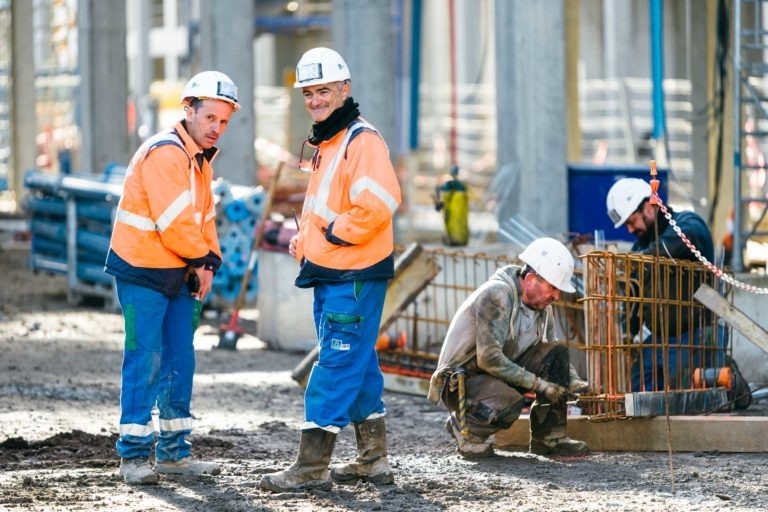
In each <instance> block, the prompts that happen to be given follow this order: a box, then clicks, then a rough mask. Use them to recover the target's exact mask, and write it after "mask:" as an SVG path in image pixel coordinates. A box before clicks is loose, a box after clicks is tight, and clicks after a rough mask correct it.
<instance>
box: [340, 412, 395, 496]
mask: <svg viewBox="0 0 768 512" xmlns="http://www.w3.org/2000/svg"><path fill="white" fill-rule="evenodd" d="M355 439H356V440H357V458H356V459H355V461H354V462H350V463H349V464H344V465H342V466H337V467H335V468H333V469H331V478H332V479H333V481H334V482H336V483H337V484H345V483H353V482H357V481H363V482H370V483H372V484H376V485H389V484H393V483H395V476H394V475H393V474H392V469H390V467H389V460H388V459H387V430H386V428H385V425H384V418H376V419H373V420H366V421H364V422H362V423H355Z"/></svg>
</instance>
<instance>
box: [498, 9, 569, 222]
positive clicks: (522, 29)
mask: <svg viewBox="0 0 768 512" xmlns="http://www.w3.org/2000/svg"><path fill="white" fill-rule="evenodd" d="M495 5H496V17H495V23H496V94H497V109H498V110H497V123H498V170H497V174H498V175H497V179H496V189H497V190H498V192H499V194H498V197H499V199H500V203H499V204H498V206H497V215H498V218H499V221H500V222H501V221H502V220H504V219H507V218H508V217H509V216H510V215H512V214H513V213H521V214H522V215H523V216H525V217H526V218H527V219H528V220H529V221H531V222H532V223H533V224H534V225H536V226H537V227H538V228H539V229H541V230H542V231H544V232H545V233H549V234H556V233H560V232H563V231H565V230H566V228H567V224H568V223H567V220H568V219H567V215H568V179H567V169H566V161H565V156H566V134H565V122H564V121H565V118H566V116H565V99H564V96H565V49H564V46H565V30H564V14H563V9H564V8H563V0H540V1H538V2H530V1H528V0H512V1H508V0H497V1H496V4H495ZM513 28H514V29H513Z"/></svg>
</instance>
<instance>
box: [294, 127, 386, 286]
mask: <svg viewBox="0 0 768 512" xmlns="http://www.w3.org/2000/svg"><path fill="white" fill-rule="evenodd" d="M314 162H315V169H314V172H313V174H312V177H311V178H310V181H309V185H308V187H307V195H306V198H305V200H304V208H303V210H302V214H301V222H300V225H301V230H300V236H299V240H298V245H297V250H296V257H297V259H299V260H300V261H301V259H302V258H306V260H308V261H309V262H311V263H312V264H315V265H319V266H321V267H324V268H327V269H338V270H359V269H365V268H368V267H371V266H373V265H375V264H376V263H379V262H381V261H383V260H385V259H386V258H389V257H391V255H392V251H393V250H394V240H393V238H394V234H393V229H392V216H393V214H394V213H395V211H396V210H397V208H398V206H399V205H400V201H401V198H400V185H399V184H398V182H397V177H396V175H395V171H394V169H393V167H392V163H391V162H390V160H389V151H388V149H387V145H386V143H385V142H384V139H383V138H382V137H381V135H379V133H378V132H377V131H376V129H375V128H374V127H373V126H371V125H370V124H368V123H367V122H365V121H364V120H363V119H362V118H358V119H356V120H355V121H354V122H353V123H352V124H351V125H350V126H349V127H348V128H347V129H346V130H343V131H341V132H339V133H338V134H336V136H334V137H333V138H331V139H330V140H327V141H323V142H321V143H320V145H319V146H318V147H317V149H316V154H315V157H314ZM331 223H333V228H332V234H333V236H334V237H335V238H337V239H340V240H341V241H343V242H345V243H346V244H344V245H338V244H335V243H332V242H330V241H328V240H326V232H327V230H328V228H329V226H330V224H331ZM389 277H391V276H389Z"/></svg>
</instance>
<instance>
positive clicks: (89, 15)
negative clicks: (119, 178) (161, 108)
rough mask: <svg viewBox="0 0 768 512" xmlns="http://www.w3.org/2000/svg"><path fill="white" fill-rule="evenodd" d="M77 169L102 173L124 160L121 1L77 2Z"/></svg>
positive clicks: (124, 63)
mask: <svg viewBox="0 0 768 512" xmlns="http://www.w3.org/2000/svg"><path fill="white" fill-rule="evenodd" d="M78 7H79V12H78V20H79V21H78V36H79V44H78V55H79V59H80V80H81V82H80V103H81V117H82V124H81V126H82V148H81V158H80V165H81V167H82V170H84V171H87V172H92V173H101V172H103V171H104V168H105V167H106V166H107V164H109V163H110V162H116V163H119V164H125V165H127V164H128V160H129V159H130V155H131V150H130V149H129V147H128V146H129V144H128V129H127V112H126V106H127V98H128V59H127V58H126V46H125V45H126V9H125V0H82V1H80V2H79V3H78Z"/></svg>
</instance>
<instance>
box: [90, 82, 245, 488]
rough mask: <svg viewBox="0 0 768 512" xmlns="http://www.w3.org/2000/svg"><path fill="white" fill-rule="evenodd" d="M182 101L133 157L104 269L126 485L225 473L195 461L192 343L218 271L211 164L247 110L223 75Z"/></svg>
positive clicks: (188, 90)
mask: <svg viewBox="0 0 768 512" xmlns="http://www.w3.org/2000/svg"><path fill="white" fill-rule="evenodd" d="M181 103H182V104H183V105H184V110H185V111H186V115H185V118H184V119H182V120H181V121H179V122H178V123H176V126H175V127H174V128H173V129H171V130H167V131H163V132H160V133H158V134H156V135H154V136H152V137H150V138H149V139H148V140H147V141H146V142H144V143H143V144H142V145H141V147H139V149H138V150H137V151H136V153H135V154H134V155H133V158H131V161H130V164H129V166H128V171H127V173H126V177H125V182H124V184H123V195H122V197H121V199H120V203H119V204H118V207H117V211H116V213H115V223H114V229H113V231H112V239H111V244H110V249H109V253H108V255H107V261H106V268H105V270H106V272H107V273H109V274H111V275H113V276H114V277H115V285H116V289H117V296H118V299H119V301H120V306H121V308H122V311H123V316H124V318H125V349H124V352H123V367H122V383H121V391H120V407H121V415H120V438H119V439H118V441H117V453H118V455H119V456H120V458H121V462H120V475H121V476H122V477H123V479H124V480H125V482H126V483H129V484H154V483H157V482H158V474H184V475H200V474H206V473H207V474H217V473H218V472H219V467H218V466H217V465H216V464H213V463H210V462H203V461H197V460H193V459H192V458H191V456H190V453H191V452H190V447H191V443H190V442H189V441H187V436H188V435H189V434H190V432H191V430H192V414H191V413H190V400H191V397H192V377H193V374H194V370H195V351H194V347H193V345H192V340H193V335H194V331H195V328H196V326H197V323H198V320H199V316H200V310H201V308H202V301H203V300H205V297H206V295H207V294H208V293H209V292H210V291H211V284H212V282H213V275H214V273H215V272H216V270H217V269H218V268H219V266H220V265H221V249H220V248H219V240H218V237H217V234H216V224H215V209H214V201H213V193H212V191H211V180H212V178H213V168H212V167H211V162H212V161H213V159H214V157H215V156H216V154H217V153H218V149H217V148H216V146H215V144H216V142H217V140H218V139H219V137H220V136H221V135H222V134H223V133H224V131H225V130H226V129H227V126H228V124H229V119H230V117H231V116H232V113H233V112H236V111H237V110H239V109H240V104H239V102H238V99H237V87H236V86H235V84H234V83H233V82H232V80H230V79H229V77H228V76H227V75H225V74H224V73H221V72H219V71H203V72H202V73H198V74H197V75H195V76H194V77H192V78H191V79H190V80H189V82H187V84H186V87H185V88H184V91H183V93H182V95H181ZM155 405H156V406H157V408H158V410H159V415H160V417H159V427H160V432H159V435H157V433H156V432H155V429H154V427H153V423H152V409H153V407H155ZM153 447H154V449H155V459H156V461H155V465H154V467H153V466H152V464H151V463H150V461H149V455H150V452H151V451H152V449H153Z"/></svg>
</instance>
